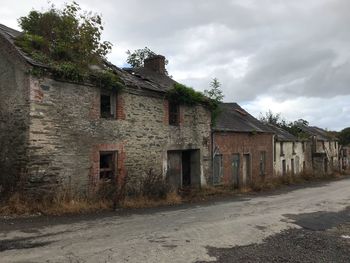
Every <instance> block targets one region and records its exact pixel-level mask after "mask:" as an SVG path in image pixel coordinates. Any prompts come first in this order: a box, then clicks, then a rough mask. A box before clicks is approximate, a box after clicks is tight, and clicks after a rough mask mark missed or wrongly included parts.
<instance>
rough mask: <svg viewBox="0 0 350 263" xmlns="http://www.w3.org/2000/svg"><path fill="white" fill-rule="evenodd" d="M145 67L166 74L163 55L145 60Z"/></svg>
mask: <svg viewBox="0 0 350 263" xmlns="http://www.w3.org/2000/svg"><path fill="white" fill-rule="evenodd" d="M144 67H145V68H146V69H148V70H151V71H154V72H157V73H159V74H165V57H164V56H162V55H155V56H153V57H149V58H146V59H145V60H144Z"/></svg>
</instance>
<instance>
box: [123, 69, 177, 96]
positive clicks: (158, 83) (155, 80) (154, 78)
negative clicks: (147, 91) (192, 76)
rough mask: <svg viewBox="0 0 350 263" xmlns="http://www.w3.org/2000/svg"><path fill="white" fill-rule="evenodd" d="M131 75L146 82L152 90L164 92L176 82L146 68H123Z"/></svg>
mask: <svg viewBox="0 0 350 263" xmlns="http://www.w3.org/2000/svg"><path fill="white" fill-rule="evenodd" d="M123 70H125V71H126V72H129V73H130V74H131V75H133V76H135V77H137V78H139V79H141V80H143V81H146V82H148V84H149V85H151V86H152V88H153V89H154V90H157V91H163V92H166V91H168V90H170V89H171V88H173V87H174V84H176V83H177V82H176V81H175V80H173V79H172V78H170V77H169V76H167V75H165V74H160V73H157V72H154V71H152V70H149V69H147V68H123Z"/></svg>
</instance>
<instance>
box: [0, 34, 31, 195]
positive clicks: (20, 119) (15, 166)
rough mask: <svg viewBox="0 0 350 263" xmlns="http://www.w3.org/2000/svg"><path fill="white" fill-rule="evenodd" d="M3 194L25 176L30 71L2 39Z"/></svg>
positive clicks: (0, 120) (0, 177) (0, 163)
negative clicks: (20, 176)
mask: <svg viewBox="0 0 350 263" xmlns="http://www.w3.org/2000/svg"><path fill="white" fill-rule="evenodd" d="M0 46H1V47H2V48H1V49H0V194H1V188H3V189H4V188H7V189H9V188H11V185H12V186H13V184H14V182H15V181H16V180H17V179H18V176H19V175H21V174H24V173H25V163H26V144H27V138H28V122H29V102H28V98H29V88H28V83H29V81H28V76H27V74H26V71H27V68H26V67H25V66H23V63H22V62H21V61H20V58H19V57H17V54H16V51H15V50H12V49H11V47H8V48H6V47H7V46H8V42H7V41H6V40H3V39H2V38H1V37H0Z"/></svg>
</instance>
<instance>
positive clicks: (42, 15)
mask: <svg viewBox="0 0 350 263" xmlns="http://www.w3.org/2000/svg"><path fill="white" fill-rule="evenodd" d="M18 22H19V25H20V27H21V28H22V30H23V32H24V34H22V35H21V36H20V37H18V38H17V39H16V45H17V46H19V47H20V48H21V49H22V50H23V51H24V52H26V53H27V54H28V55H29V56H31V57H32V58H33V59H34V60H36V61H39V62H42V63H44V64H46V65H48V66H49V67H50V68H51V71H52V73H53V76H54V77H56V78H60V79H64V80H71V81H77V82H84V81H86V80H88V81H90V82H93V83H95V84H96V85H99V86H101V87H109V88H117V87H118V88H120V87H121V86H122V84H121V83H120V80H119V78H118V77H117V76H116V75H115V74H113V73H112V70H111V69H109V68H108V67H107V66H106V65H105V63H104V62H105V60H106V55H107V54H108V53H109V52H110V51H111V48H112V44H111V43H110V42H108V41H101V34H102V31H103V26H102V19H101V16H100V15H98V14H92V13H91V12H86V11H83V10H81V8H80V6H79V4H77V3H76V2H72V3H71V4H65V5H64V6H63V8H62V9H58V8H56V7H55V6H54V5H52V6H51V7H49V8H48V9H47V10H45V11H36V10H33V11H31V12H30V13H29V14H28V15H27V16H23V17H21V18H19V19H18ZM93 65H97V66H99V68H101V69H103V70H104V71H102V72H96V70H95V71H93V70H92V69H91V68H92V67H91V66H93ZM33 72H34V71H33ZM35 72H36V73H35V74H39V73H38V72H39V71H35ZM40 73H42V72H40Z"/></svg>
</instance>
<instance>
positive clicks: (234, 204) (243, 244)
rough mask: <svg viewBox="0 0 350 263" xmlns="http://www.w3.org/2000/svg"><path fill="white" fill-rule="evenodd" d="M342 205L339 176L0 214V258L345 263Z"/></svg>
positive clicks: (345, 190)
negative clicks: (208, 195)
mask: <svg viewBox="0 0 350 263" xmlns="http://www.w3.org/2000/svg"><path fill="white" fill-rule="evenodd" d="M348 206H350V179H343V180H339V181H333V182H329V183H319V184H315V185H309V186H308V187H301V188H296V189H294V188H293V189H289V190H284V191H279V192H278V193H273V194H264V195H257V196H249V195H247V196H242V197H240V198H233V199H231V200H225V201H217V202H210V203H206V204H204V203H203V204H197V205H183V206H179V207H176V208H162V209H149V210H141V211H138V212H135V211H134V212H132V211H131V212H130V211H129V212H125V211H121V212H120V211H119V212H114V213H105V214H98V215H85V216H76V217H62V218H44V217H41V218H33V219H17V220H4V219H2V220H0V262H208V261H209V262H210V261H214V262H266V261H271V262H282V261H283V262H305V261H307V262H347V261H346V260H347V258H349V261H348V262H350V253H349V245H350V244H349V240H348V239H347V236H348V234H349V235H350V227H348V223H349V222H350V209H349V208H347V207H348ZM314 243H316V244H318V245H317V246H311V245H310V244H314ZM333 247H334V248H333ZM283 249H285V252H283V251H284V250H283ZM333 249H334V251H333ZM293 251H294V252H293ZM320 251H321V252H322V253H319V254H322V255H321V256H322V257H320V259H317V258H316V257H315V255H316V254H317V253H318V252H320ZM324 251H326V252H327V253H326V252H324ZM328 252H329V253H328ZM259 253H260V254H259ZM293 253H294V254H295V257H294V256H293ZM303 253H304V254H305V255H304V254H303ZM303 255H304V256H305V257H302V256H303ZM337 256H339V257H337ZM284 257H285V258H284ZM269 259H270V260H269ZM306 259H309V261H308V260H306Z"/></svg>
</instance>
